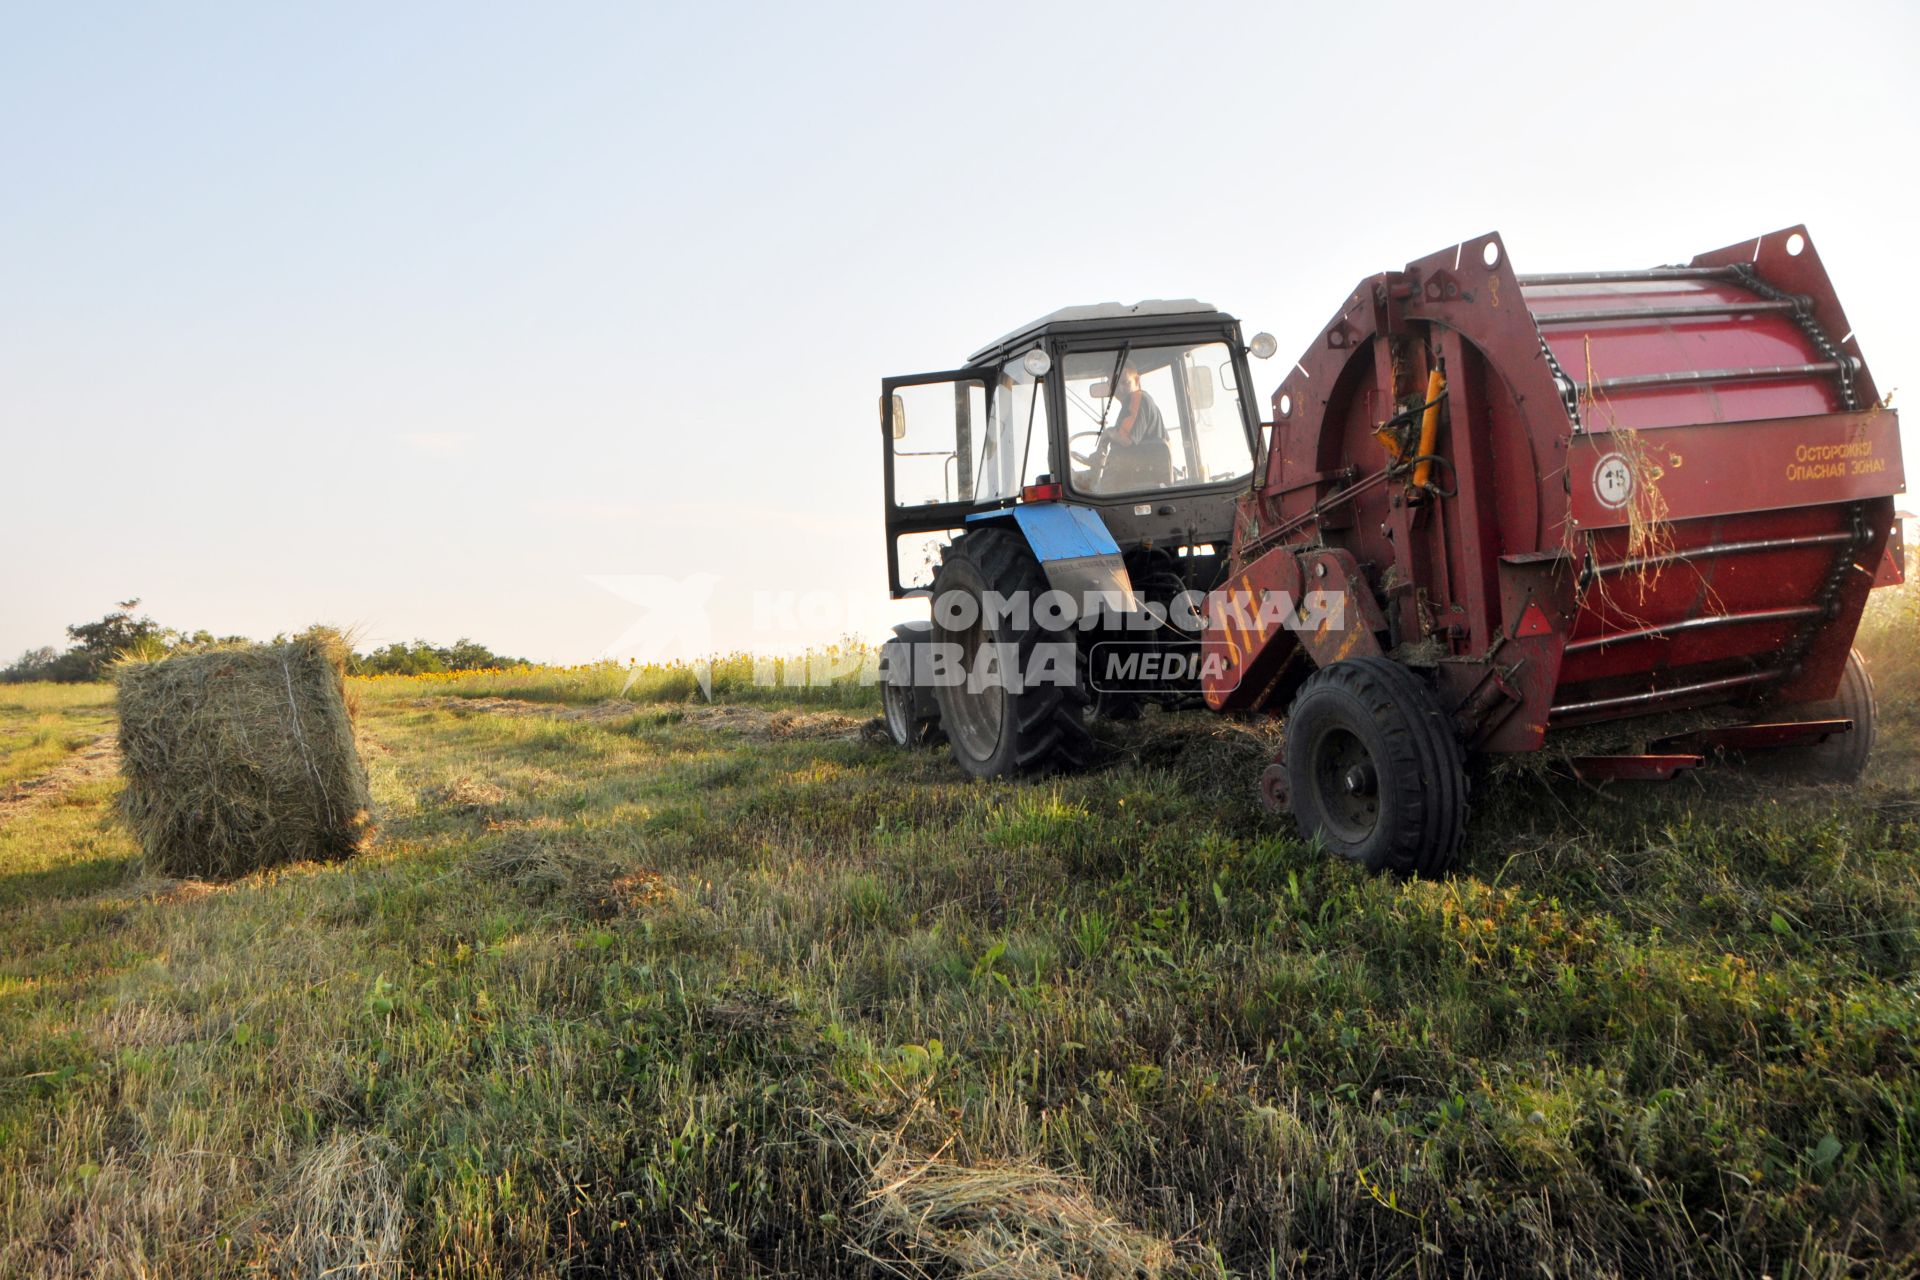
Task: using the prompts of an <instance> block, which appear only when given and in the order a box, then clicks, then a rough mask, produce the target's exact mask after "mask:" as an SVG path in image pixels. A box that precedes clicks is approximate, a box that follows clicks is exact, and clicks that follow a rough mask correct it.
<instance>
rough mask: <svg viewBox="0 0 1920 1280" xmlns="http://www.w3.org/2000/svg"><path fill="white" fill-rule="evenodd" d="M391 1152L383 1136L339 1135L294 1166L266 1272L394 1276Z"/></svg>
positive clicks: (397, 1199)
mask: <svg viewBox="0 0 1920 1280" xmlns="http://www.w3.org/2000/svg"><path fill="white" fill-rule="evenodd" d="M397 1154H398V1153H397V1151H396V1150H395V1148H394V1146H393V1144H392V1143H390V1142H388V1141H387V1140H386V1139H385V1138H381V1137H377V1136H374V1135H362V1134H341V1135H338V1136H336V1137H335V1138H334V1139H333V1140H332V1141H330V1142H327V1143H326V1144H324V1145H322V1146H320V1147H318V1148H316V1149H315V1150H314V1151H312V1152H311V1153H309V1154H308V1155H307V1156H306V1157H305V1158H304V1159H302V1160H301V1161H300V1163H299V1164H297V1165H296V1166H294V1169H293V1172H292V1174H291V1176H290V1179H289V1183H290V1185H289V1186H288V1189H287V1196H286V1208H285V1210H284V1213H285V1218H284V1221H283V1222H282V1223H281V1224H280V1226H281V1232H280V1234H279V1237H278V1239H277V1241H276V1245H277V1247H276V1248H275V1250H274V1252H275V1254H276V1255H277V1256H276V1259H275V1261H276V1263H277V1265H276V1266H275V1267H274V1268H273V1270H274V1272H275V1273H276V1274H280V1275H285V1276H288V1277H289V1278H293V1277H298V1280H319V1278H320V1277H322V1276H341V1277H345V1276H353V1277H366V1278H367V1280H376V1278H377V1277H380V1276H397V1275H400V1274H402V1271H403V1265H402V1259H401V1249H402V1247H403V1245H404V1244H405V1239H406V1230H405V1214H404V1206H403V1204H402V1201H401V1196H400V1184H399V1181H398V1180H397V1179H396V1178H395V1177H394V1175H393V1168H392V1166H393V1162H394V1160H395V1157H396V1156H397Z"/></svg>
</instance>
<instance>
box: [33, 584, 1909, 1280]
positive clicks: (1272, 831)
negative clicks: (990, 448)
mask: <svg viewBox="0 0 1920 1280" xmlns="http://www.w3.org/2000/svg"><path fill="white" fill-rule="evenodd" d="M1906 603H1907V605H1908V606H1911V603H1912V602H1911V599H1910V598H1909V599H1908V600H1907V602H1906ZM1882 612H1883V613H1885V614H1886V615H1887V616H1886V617H1882V618H1880V619H1879V620H1878V621H1877V622H1876V624H1875V625H1876V627H1877V628H1878V631H1877V633H1876V634H1877V637H1878V641H1879V649H1880V656H1879V657H1878V659H1877V665H1876V667H1875V672H1876V677H1877V679H1878V680H1879V684H1880V692H1881V696H1882V700H1883V704H1884V708H1883V709H1884V719H1883V724H1882V749H1881V752H1880V754H1879V757H1878V760H1877V763H1876V766H1875V769H1874V772H1873V773H1872V774H1871V775H1870V777H1869V778H1868V780H1867V781H1866V783H1865V784H1863V785H1862V786H1860V787H1859V788H1857V789H1823V788H1815V787H1785V788H1781V787H1778V786H1772V785H1768V786H1762V785H1760V784H1758V783H1756V782H1754V781H1752V780H1750V779H1746V778H1743V777H1740V776H1737V775H1732V774H1722V775H1719V776H1715V777H1710V778H1705V779H1701V780H1695V781H1683V782H1679V783H1676V784H1672V785H1669V786H1665V787H1646V786H1641V787H1627V786H1617V787H1615V788H1613V789H1611V790H1609V791H1606V792H1604V793H1595V792H1589V791H1586V790H1582V789H1580V788H1577V787H1573V786H1571V785H1568V784H1564V783H1562V784H1547V783H1543V782H1540V781H1529V780H1517V781H1512V782H1508V783H1505V784H1503V785H1502V786H1501V787H1499V788H1497V789H1489V790H1488V791H1487V792H1486V793H1485V794H1484V795H1482V796H1481V797H1480V798H1479V801H1478V802H1477V804H1476V810H1475V819H1474V824H1473V827H1472V829H1471V832H1470V835H1469V842H1468V850H1467V853H1466V858H1465V867H1464V870H1463V872H1462V874H1460V875H1459V876H1457V877H1456V878H1454V879H1452V880H1449V881H1446V882H1443V883H1401V882H1397V881H1393V880H1387V879H1368V878H1366V877H1365V876H1363V875H1360V874H1358V873H1356V872H1355V871H1353V870H1352V869H1350V868H1348V867H1346V866H1341V865H1332V864H1330V863H1328V862H1327V861H1326V860H1325V859H1323V858H1322V857H1320V856H1318V855H1316V854H1315V853H1314V852H1313V851H1312V850H1311V849H1309V848H1306V847H1303V845H1302V844H1301V843H1300V842H1299V841H1298V840H1297V839H1295V838H1294V836H1293V835H1292V833H1291V830H1290V828H1289V827H1288V826H1286V825H1284V824H1280V823H1276V822H1275V821H1274V820H1272V819H1271V818H1269V817H1267V816H1266V815H1264V814H1263V813H1262V812H1261V811H1260V810H1259V809H1258V808H1257V806H1256V804H1255V803H1254V799H1253V795H1252V786H1251V780H1252V778H1253V776H1254V774H1255V772H1256V771H1257V764H1258V762H1259V761H1260V760H1261V758H1262V754H1263V752H1264V751H1265V750H1267V742H1266V739H1265V737H1264V736H1263V734H1262V733H1261V732H1259V731H1258V730H1256V729H1253V728H1248V727H1237V726H1233V725H1229V724H1226V723H1224V722H1220V721H1216V720H1213V719H1209V718H1206V717H1201V716H1191V717H1167V718H1160V719H1153V718H1150V719H1149V720H1148V721H1146V722H1144V723H1143V724H1141V725H1139V726H1135V727H1130V728H1128V729H1127V730H1126V731H1124V732H1117V733H1115V734H1114V735H1113V736H1111V738H1110V741H1109V748H1110V759H1109V760H1108V761H1107V763H1105V764H1104V765H1103V766H1102V767H1100V768H1099V769H1097V770H1095V771H1093V772H1091V773H1088V774H1086V775H1082V776H1078V777H1073V778H1065V779H1053V780H1047V781H1039V782H1027V783H1018V784H1011V783H1009V784H996V785H979V784H972V783H968V782H965V781H963V780H962V779H961V777H960V776H959V774H958V772H957V771H956V770H955V769H954V768H953V767H952V766H951V765H950V764H949V763H948V762H947V761H946V759H945V756H944V752H938V753H934V752H917V753H905V752H900V751H896V750H894V749H892V748H891V747H888V746H884V745H879V744H876V743H875V742H873V741H871V740H870V739H868V738H866V737H864V736H863V735H862V733H861V724H862V722H863V721H864V720H865V718H866V717H868V716H870V715H871V714H872V712H873V708H872V705H871V701H872V698H871V693H872V691H871V690H862V689H860V688H858V687H857V686H853V685H842V686H840V687H837V688H836V689H834V690H832V691H830V692H829V693H828V694H826V695H825V696H824V697H822V698H821V699H819V700H817V701H813V702H808V701H806V699H805V697H804V695H803V693H802V692H800V691H793V690H771V691H770V690H765V689H759V688H750V687H748V686H749V685H750V682H745V683H741V682H740V681H739V679H738V677H739V675H740V671H739V669H737V668H738V663H737V662H736V668H729V670H732V671H733V675H732V676H731V677H726V678H723V679H721V680H720V681H719V685H720V688H721V692H722V693H723V695H725V696H726V698H727V701H728V703H729V704H730V705H729V706H728V707H725V708H722V709H719V710H714V709H709V708H706V707H703V706H701V705H700V704H698V703H691V702H688V701H687V694H688V691H689V687H688V684H687V680H686V677H685V673H684V672H678V673H676V672H656V673H649V674H648V675H647V676H646V678H645V679H644V680H642V681H638V682H636V684H635V686H634V687H632V688H629V689H628V690H627V695H626V696H627V698H628V699H635V698H638V699H640V700H638V701H631V700H630V701H624V702H621V701H614V702H610V701H609V699H611V698H613V697H614V696H615V695H616V694H618V693H619V690H620V686H621V685H622V684H624V683H625V680H626V676H625V674H624V673H610V672H606V671H592V670H588V671H580V672H551V671H540V670H535V671H528V672H519V673H508V674H505V675H491V676H476V677H468V678H464V679H455V680H425V681H409V680H401V679H383V680H369V681H361V682H356V686H355V687H356V692H357V694H358V697H359V699H360V702H361V728H362V732H363V737H364V744H365V752H366V755H367V758H368V762H369V767H370V770H371V773H372V777H373V784H374V788H375V797H376V803H377V805H378V808H379V814H378V816H379V819H380V822H381V835H380V838H379V840H378V842H377V843H376V844H375V845H374V847H373V848H372V849H371V850H370V851H369V852H368V853H366V854H364V855H362V856H361V857H359V858H358V859H356V860H354V861H352V862H349V863H344V864H338V865H305V866H298V867H294V868H291V869H287V870H283V871H280V872H278V873H269V874H263V875H259V876H256V877H252V878H248V879H244V880H241V881H239V882H237V883H234V884H231V885H220V886H216V885H208V884H200V883H196V882H180V881H165V880H157V879H153V878H150V877H148V876H145V875H144V874H143V873H142V872H141V871H140V870H139V868H138V866H137V864H136V860H135V858H134V854H133V846H132V844H131V842H130V841H129V839H128V838H127V836H126V835H125V834H124V833H123V832H121V831H120V830H119V829H118V828H117V827H116V826H115V825H114V824H113V821H112V819H111V811H112V803H113V798H114V794H115V791H116V786H117V784H116V782H115V781H114V779H113V778H112V776H111V774H110V773H107V772H103V771H102V770H101V769H99V768H93V769H90V770H89V769H83V768H78V767H75V768H73V769H72V771H71V772H70V774H69V775H68V776H66V777H65V778H64V780H63V781H62V782H61V783H60V784H59V785H57V786H49V787H42V788H39V789H38V790H36V791H34V792H33V794H32V795H29V796H26V797H25V798H24V799H20V800H19V801H18V802H17V803H16V804H15V805H14V807H13V808H11V809H9V810H7V811H5V816H0V929H3V930H4V937H5V939H6V944H7V945H6V948H5V955H4V957H3V958H0V1275H6V1276H14V1275H42V1274H44V1275H54V1276H101V1277H135V1276H139V1277H175V1276H201V1275H275V1276H280V1275H285V1276H319V1275H334V1276H341V1277H360V1276H397V1275H401V1274H407V1275H423V1276H449V1277H451V1276H560V1275H568V1276H597V1275H662V1276H727V1275H740V1274H763V1275H863V1274H864V1275H873V1276H886V1275H919V1274H926V1275H934V1276H959V1275H979V1276H1024V1275H1040V1276H1068V1275H1084V1276H1158V1275H1195V1276H1199V1275H1218V1274H1235V1275H1248V1276H1291V1275H1311V1276H1320V1275H1329V1276H1330V1275H1342V1276H1345V1275H1374V1274H1379V1275H1405V1276H1439V1275H1476V1276H1493V1275H1507V1274H1513V1275H1528V1276H1562V1277H1565V1276H1586V1275H1608V1274H1619V1275H1663V1276H1694V1275H1699V1276H1729V1277H1731V1276H1753V1275H1759V1274H1762V1273H1766V1274H1771V1275H1773V1276H1776V1277H1787V1276H1850V1275H1862V1274H1869V1275H1878V1274H1889V1275H1902V1274H1911V1273H1912V1272H1913V1270H1914V1268H1915V1267H1916V1265H1920V1234H1917V1233H1920V1216H1917V1215H1920V1077H1916V1067H1920V978H1917V976H1916V975H1917V974H1920V861H1916V849H1920V751H1917V750H1916V746H1915V743H1916V741H1920V733H1917V732H1916V729H1917V728H1920V712H1917V711H1916V698H1915V692H1916V691H1915V683H1914V680H1915V658H1914V655H1913V653H1912V647H1913V641H1914V639H1915V637H1916V635H1920V620H1916V619H1915V618H1914V617H1913V616H1912V613H1911V609H1910V607H1909V609H1908V612H1906V613H1897V612H1895V611H1892V610H1883V611H1882ZM722 674H723V675H724V672H723V673H722ZM729 680H733V681H734V683H732V684H729V683H728V681H729ZM109 714H110V708H109V704H108V695H107V694H106V693H105V692H104V691H101V690H97V689H84V690H80V691H74V690H70V689H55V688H52V687H48V686H16V687H9V688H0V788H4V785H5V784H6V783H7V782H10V781H15V780H18V779H22V778H29V777H37V776H40V775H43V774H45V773H46V772H48V771H49V770H58V769H60V768H62V767H63V758H66V760H67V763H69V764H71V763H72V761H74V760H78V759H80V758H81V757H82V756H83V754H84V751H85V749H86V745H87V744H88V743H91V742H93V741H94V740H95V739H96V738H97V737H98V735H99V734H101V733H103V732H105V731H106V730H107V728H108V727H109Z"/></svg>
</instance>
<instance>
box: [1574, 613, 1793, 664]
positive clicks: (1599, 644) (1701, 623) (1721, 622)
mask: <svg viewBox="0 0 1920 1280" xmlns="http://www.w3.org/2000/svg"><path fill="white" fill-rule="evenodd" d="M1825 612H1826V610H1825V609H1822V608H1821V607H1820V606H1819V605H1811V604H1810V605H1796V606H1794V607H1793V608H1790V609H1754V610H1751V611H1749V612H1747V613H1717V614H1713V615H1710V616H1708V617H1704V618H1682V619H1680V620H1679V621H1677V622H1664V623H1661V624H1660V625H1659V626H1657V627H1641V628H1639V629H1637V630H1634V631H1613V632H1609V633H1608V634H1606V635H1599V636H1588V637H1587V638H1586V639H1584V640H1575V641H1572V642H1571V643H1569V644H1568V645H1567V648H1566V651H1567V652H1568V653H1587V652H1589V651H1591V650H1594V649H1604V648H1606V647H1607V646H1608V645H1610V644H1625V643H1627V642H1628V641H1630V640H1657V639H1659V638H1660V637H1661V636H1670V635H1672V634H1674V633H1675V632H1676V631H1699V630H1701V629H1702V628H1705V627H1727V626H1740V625H1742V624H1745V623H1753V624H1758V623H1762V622H1793V621H1796V620H1798V619H1800V618H1811V617H1814V616H1816V615H1818V614H1822V613H1825Z"/></svg>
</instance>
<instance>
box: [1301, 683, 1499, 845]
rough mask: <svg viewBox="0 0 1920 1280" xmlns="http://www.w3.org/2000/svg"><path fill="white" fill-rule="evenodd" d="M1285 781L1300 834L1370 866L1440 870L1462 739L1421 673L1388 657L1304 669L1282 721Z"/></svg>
mask: <svg viewBox="0 0 1920 1280" xmlns="http://www.w3.org/2000/svg"><path fill="white" fill-rule="evenodd" d="M1286 756H1287V759H1286V769H1287V790H1288V792H1289V793H1290V796H1291V800H1292V804H1293V812H1294V817H1295V819H1296V820H1297V821H1298V822H1299V824H1300V831H1301V834H1303V835H1305V836H1306V837H1308V838H1309V839H1313V838H1318V839H1319V840H1320V841H1322V842H1323V843H1324V844H1325V845H1326V847H1327V849H1328V850H1329V851H1331V852H1333V853H1336V854H1338V855H1340V856H1341V857H1343V858H1347V859H1349V860H1351V861H1353V862H1358V863H1360V864H1361V865H1362V866H1364V867H1366V869H1367V870H1369V871H1374V872H1379V871H1393V872H1396V873H1397V874H1400V875H1429V876H1431V875H1440V874H1442V873H1444V872H1446V871H1448V870H1450V869H1451V868H1452V867H1453V865H1454V863H1455V861H1456V860H1457V859H1458V858H1459V856H1460V842H1461V838H1462V836H1463V835H1464V834H1465V831H1466V823H1467V775H1466V768H1465V765H1464V757H1463V754H1462V752H1461V748H1460V740H1459V738H1458V737H1457V736H1455V734H1454V731H1453V725H1452V723H1451V722H1450V720H1449V717H1448V716H1447V714H1446V712H1445V711H1444V710H1443V709H1442V708H1441V706H1440V703H1439V700H1438V699H1436V698H1435V697H1434V694H1433V691H1432V690H1431V689H1430V688H1428V686H1427V684H1426V682H1425V681H1423V680H1422V679H1421V678H1420V677H1419V676H1418V675H1416V674H1414V672H1413V671H1412V670H1411V669H1410V668H1407V667H1405V666H1402V665H1401V664H1400V663H1397V662H1393V661H1391V660H1389V659H1387V658H1354V659H1350V660H1348V661H1346V662H1336V663H1334V664H1333V665H1332V666H1330V667H1324V668H1322V669H1321V670H1319V671H1317V672H1315V673H1314V674H1313V675H1312V676H1310V677H1308V679H1307V681H1306V683H1305V684H1303V685H1301V686H1300V691H1299V693H1297V694H1295V695H1294V699H1293V706H1292V709H1291V710H1289V711H1288V713H1287V723H1286Z"/></svg>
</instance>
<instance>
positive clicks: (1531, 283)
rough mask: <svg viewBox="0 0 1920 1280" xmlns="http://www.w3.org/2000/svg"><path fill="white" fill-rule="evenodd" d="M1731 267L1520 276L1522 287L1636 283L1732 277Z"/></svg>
mask: <svg viewBox="0 0 1920 1280" xmlns="http://www.w3.org/2000/svg"><path fill="white" fill-rule="evenodd" d="M1734 278H1735V276H1734V271H1733V268H1731V267H1645V268H1642V269H1641V270H1639V271H1548V272H1543V273H1541V274H1539V275H1531V276H1520V277H1518V279H1519V281H1520V286H1521V288H1523V289H1543V288H1546V287H1548V286H1550V285H1556V284H1638V283H1641V282H1644V281H1648V280H1732V279H1734Z"/></svg>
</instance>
